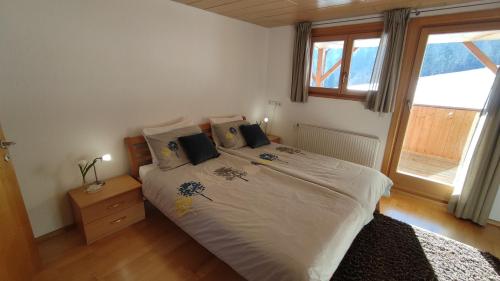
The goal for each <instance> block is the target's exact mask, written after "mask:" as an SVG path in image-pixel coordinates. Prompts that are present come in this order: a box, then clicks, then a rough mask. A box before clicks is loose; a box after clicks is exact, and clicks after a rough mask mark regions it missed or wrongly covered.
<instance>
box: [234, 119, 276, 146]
mask: <svg viewBox="0 0 500 281" xmlns="http://www.w3.org/2000/svg"><path fill="white" fill-rule="evenodd" d="M240 131H241V134H242V135H243V137H244V138H245V141H246V143H247V145H248V146H250V147H251V148H257V147H260V146H263V145H267V144H270V143H271V142H270V141H269V139H268V138H267V136H266V134H265V133H264V132H263V131H262V129H261V128H260V126H259V125H258V124H252V125H241V126H240Z"/></svg>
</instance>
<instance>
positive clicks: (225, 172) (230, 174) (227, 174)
mask: <svg viewBox="0 0 500 281" xmlns="http://www.w3.org/2000/svg"><path fill="white" fill-rule="evenodd" d="M214 173H215V174H216V175H217V176H219V177H224V178H226V180H228V181H232V180H233V179H235V178H239V179H242V180H244V181H248V180H247V179H245V178H244V177H245V176H247V172H245V171H240V170H237V169H233V168H231V167H220V168H218V169H217V170H215V171H214Z"/></svg>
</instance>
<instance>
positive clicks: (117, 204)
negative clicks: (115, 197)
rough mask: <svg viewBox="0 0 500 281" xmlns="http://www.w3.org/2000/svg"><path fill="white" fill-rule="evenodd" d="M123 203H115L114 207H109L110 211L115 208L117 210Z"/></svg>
mask: <svg viewBox="0 0 500 281" xmlns="http://www.w3.org/2000/svg"><path fill="white" fill-rule="evenodd" d="M122 203H123V202H118V203H115V204H113V205H109V206H108V209H114V208H117V207H118V206H120V205H121V204H122Z"/></svg>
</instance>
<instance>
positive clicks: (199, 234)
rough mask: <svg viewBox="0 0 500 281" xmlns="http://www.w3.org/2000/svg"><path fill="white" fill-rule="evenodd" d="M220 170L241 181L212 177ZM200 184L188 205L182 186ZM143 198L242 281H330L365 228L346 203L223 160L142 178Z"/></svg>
mask: <svg viewBox="0 0 500 281" xmlns="http://www.w3.org/2000/svg"><path fill="white" fill-rule="evenodd" d="M221 167H230V168H232V169H235V170H239V171H243V172H244V174H243V176H242V177H243V178H241V177H236V178H233V179H228V178H226V177H225V176H221V175H220V174H219V175H218V174H217V173H215V170H217V169H219V168H221ZM191 181H194V182H199V183H201V184H202V185H203V186H204V189H203V191H202V192H200V193H194V196H191V197H186V196H185V195H183V193H182V192H181V186H182V185H183V184H184V185H185V183H186V182H191ZM142 188H143V193H144V196H145V197H146V198H147V199H148V200H149V201H150V202H151V203H152V204H153V205H155V206H156V207H157V208H158V209H160V210H161V211H162V212H163V213H164V214H165V215H166V216H167V217H168V218H169V219H170V220H172V221H173V222H175V223H176V224H177V225H178V226H179V227H181V228H182V229H183V230H184V231H185V232H186V233H188V234H189V235H190V236H191V237H193V238H194V239H195V240H196V241H198V242H199V243H200V244H201V245H203V246H204V247H205V248H207V249H208V250H209V251H210V252H212V253H214V254H215V255H216V256H217V257H219V258H220V259H221V260H223V261H224V262H226V263H227V264H228V265H229V266H231V267H232V268H233V269H235V270H236V271H237V272H238V273H239V274H241V275H242V276H243V277H245V278H246V279H248V280H259V281H266V280H273V281H280V280H283V281H285V280H287V281H288V280H325V281H326V280H329V279H330V278H331V276H332V275H333V273H334V272H335V270H336V268H337V267H338V265H339V264H340V262H341V260H342V258H343V257H344V255H345V253H346V252H347V250H348V248H349V247H350V245H351V243H352V241H353V240H354V238H355V237H356V235H357V234H358V233H359V231H360V230H361V228H362V227H363V225H364V222H363V210H362V207H361V205H360V204H359V203H358V202H356V201H355V200H353V199H352V198H350V197H348V196H345V195H343V194H341V193H338V192H333V191H331V190H329V189H326V188H323V187H321V186H318V185H316V184H313V183H310V182H307V181H304V180H301V179H298V178H295V177H291V176H289V175H286V174H283V173H279V172H277V171H274V170H272V169H270V168H268V167H264V166H256V165H252V164H251V163H250V162H249V161H248V160H245V159H243V158H241V157H236V156H232V155H229V154H227V153H224V152H222V153H221V156H220V157H219V158H216V159H212V160H209V161H206V162H204V163H202V164H199V165H196V166H193V165H191V164H188V165H184V166H181V167H178V168H176V169H173V170H169V171H161V170H160V169H159V168H154V169H153V170H151V171H149V172H148V173H147V174H146V175H145V176H144V177H143V186H142Z"/></svg>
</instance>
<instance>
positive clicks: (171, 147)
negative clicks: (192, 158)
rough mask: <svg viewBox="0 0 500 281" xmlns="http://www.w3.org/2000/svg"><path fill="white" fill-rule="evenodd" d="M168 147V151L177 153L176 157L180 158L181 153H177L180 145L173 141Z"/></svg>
mask: <svg viewBox="0 0 500 281" xmlns="http://www.w3.org/2000/svg"><path fill="white" fill-rule="evenodd" d="M167 146H168V149H170V150H171V151H173V152H175V156H177V158H179V153H178V152H177V151H179V145H178V144H177V143H176V142H175V141H171V142H169V143H168V145H167Z"/></svg>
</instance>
